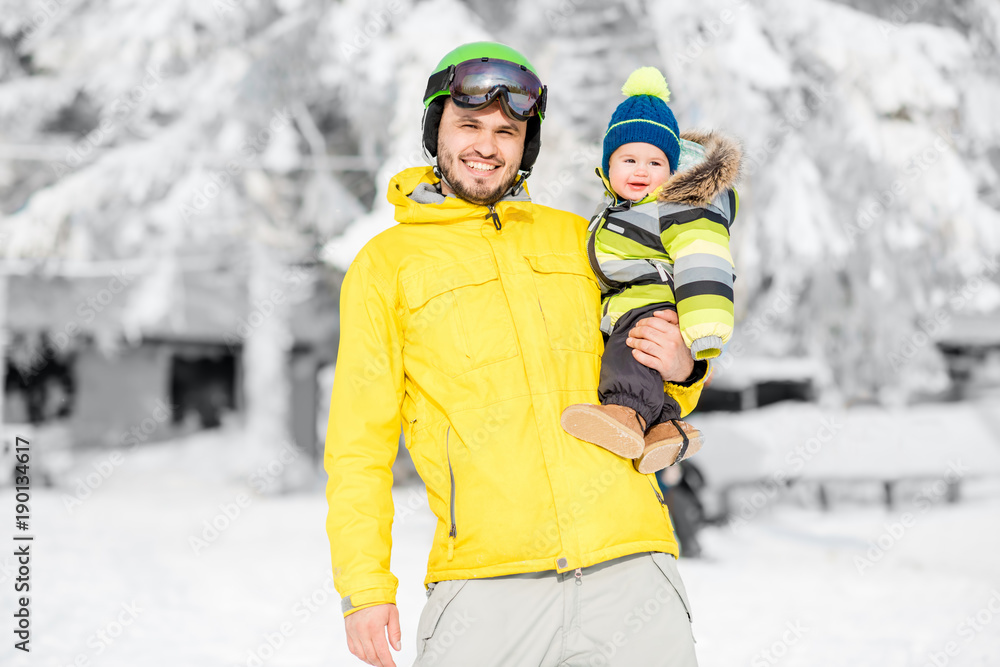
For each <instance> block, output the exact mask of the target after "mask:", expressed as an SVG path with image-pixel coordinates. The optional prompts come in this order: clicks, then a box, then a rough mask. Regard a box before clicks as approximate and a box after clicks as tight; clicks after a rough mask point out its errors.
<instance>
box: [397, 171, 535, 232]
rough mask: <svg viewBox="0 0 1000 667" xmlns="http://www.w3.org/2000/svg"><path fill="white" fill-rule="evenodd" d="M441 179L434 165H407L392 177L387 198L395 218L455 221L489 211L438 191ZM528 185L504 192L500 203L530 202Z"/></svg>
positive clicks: (435, 221) (433, 221)
mask: <svg viewBox="0 0 1000 667" xmlns="http://www.w3.org/2000/svg"><path fill="white" fill-rule="evenodd" d="M440 182H441V179H439V178H438V177H437V176H435V175H434V168H433V167H412V168H410V169H404V170H403V171H401V172H399V173H398V174H396V175H395V176H393V177H392V180H391V181H389V190H388V192H387V193H386V199H388V200H389V203H390V204H392V205H393V206H395V207H396V213H395V218H396V222H400V223H441V222H456V221H458V220H462V219H466V218H469V217H472V216H480V217H482V216H483V215H486V214H487V211H488V209H487V207H486V206H484V205H479V204H472V203H469V202H467V201H465V200H464V199H459V198H458V197H454V196H451V195H448V196H445V195H442V194H441V193H440V192H439V186H438V184H439V183H440ZM529 201H531V199H530V198H529V197H528V188H527V185H521V186H519V187H517V188H516V192H515V190H514V189H511V191H510V192H508V193H507V194H505V195H504V197H503V199H501V200H500V201H499V202H497V204H498V205H499V204H502V203H504V202H529Z"/></svg>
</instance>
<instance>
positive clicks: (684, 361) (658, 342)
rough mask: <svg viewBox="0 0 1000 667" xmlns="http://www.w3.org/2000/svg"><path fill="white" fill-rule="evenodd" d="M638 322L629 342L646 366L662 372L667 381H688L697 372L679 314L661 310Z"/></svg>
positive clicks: (641, 362) (631, 332)
mask: <svg viewBox="0 0 1000 667" xmlns="http://www.w3.org/2000/svg"><path fill="white" fill-rule="evenodd" d="M653 315H654V317H646V318H643V319H641V320H639V321H638V322H636V323H635V326H634V327H633V328H632V330H631V331H629V332H628V335H629V338H628V340H626V341H625V343H626V344H627V345H628V346H629V347H631V348H632V356H633V357H635V359H636V361H638V362H639V363H640V364H642V365H643V366H648V367H649V368H652V369H653V370H655V371H659V373H660V377H662V378H663V381H664V382H684V381H685V380H687V379H688V377H689V376H690V375H691V371H693V370H694V359H692V358H691V350H690V349H689V348H688V346H687V345H685V344H684V339H683V338H682V337H681V330H680V327H679V326H677V324H678V319H677V313H675V312H674V311H672V310H658V311H656V312H655V313H653Z"/></svg>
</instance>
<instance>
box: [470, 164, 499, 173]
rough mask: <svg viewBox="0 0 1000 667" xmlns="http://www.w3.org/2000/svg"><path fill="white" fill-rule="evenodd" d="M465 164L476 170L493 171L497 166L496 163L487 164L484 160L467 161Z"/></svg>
mask: <svg viewBox="0 0 1000 667" xmlns="http://www.w3.org/2000/svg"><path fill="white" fill-rule="evenodd" d="M465 164H467V165H468V166H470V167H472V168H473V169H475V170H476V171H493V170H494V169H496V168H497V166H496V165H495V164H486V163H484V162H466V163H465Z"/></svg>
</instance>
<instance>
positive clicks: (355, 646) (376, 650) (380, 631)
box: [344, 604, 402, 667]
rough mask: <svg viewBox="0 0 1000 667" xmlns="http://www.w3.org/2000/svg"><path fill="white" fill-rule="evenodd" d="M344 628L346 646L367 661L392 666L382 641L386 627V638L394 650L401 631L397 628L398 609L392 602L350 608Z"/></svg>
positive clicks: (393, 665)
mask: <svg viewBox="0 0 1000 667" xmlns="http://www.w3.org/2000/svg"><path fill="white" fill-rule="evenodd" d="M344 625H345V626H346V628H347V648H349V649H350V650H351V653H353V654H354V655H356V656H358V657H359V658H361V659H362V660H364V661H365V662H367V663H368V664H369V665H375V666H376V667H396V663H395V662H393V661H392V655H391V654H390V653H389V646H388V644H386V641H385V633H386V629H387V628H388V631H389V641H390V642H391V643H392V647H393V648H394V649H396V650H397V651H399V650H400V648H402V647H401V646H400V644H399V642H400V639H402V633H401V632H400V630H399V610H397V609H396V605H394V604H378V605H375V606H374V607H368V608H366V609H361V610H359V611H356V612H354V613H353V614H351V615H350V616H348V617H347V618H345V619H344Z"/></svg>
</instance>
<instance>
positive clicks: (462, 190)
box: [438, 148, 517, 206]
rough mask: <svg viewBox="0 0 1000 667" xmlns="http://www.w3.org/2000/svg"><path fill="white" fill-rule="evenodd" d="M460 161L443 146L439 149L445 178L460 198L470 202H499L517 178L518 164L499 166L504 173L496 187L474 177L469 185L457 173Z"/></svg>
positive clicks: (488, 203) (482, 204)
mask: <svg viewBox="0 0 1000 667" xmlns="http://www.w3.org/2000/svg"><path fill="white" fill-rule="evenodd" d="M459 162H460V160H458V159H456V158H455V156H454V155H453V154H452V153H449V152H448V151H447V150H445V149H443V148H439V149H438V168H439V169H440V170H441V174H442V175H443V176H444V180H445V181H447V182H448V185H449V186H451V189H452V190H454V191H455V195H456V196H457V197H458V198H459V199H464V200H465V201H467V202H469V203H470V204H477V205H479V206H489V205H490V204H495V203H497V202H498V201H500V200H501V199H502V198H503V196H504V195H505V194H507V191H508V190H510V188H511V186H513V185H514V181H516V180H517V165H504V166H502V167H497V169H503V170H504V173H503V174H502V175H501V177H500V183H499V185H497V186H496V187H495V188H491V187H490V186H488V185H485V184H480V183H477V182H476V181H475V180H474V179H469V180H471V181H472V182H471V185H467V184H466V183H464V182H463V181H462V180H461V179H460V178H459V177H458V176H457V175H456V174H455V170H454V165H456V164H458V163H459Z"/></svg>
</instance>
